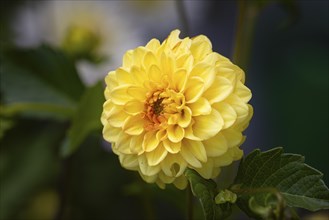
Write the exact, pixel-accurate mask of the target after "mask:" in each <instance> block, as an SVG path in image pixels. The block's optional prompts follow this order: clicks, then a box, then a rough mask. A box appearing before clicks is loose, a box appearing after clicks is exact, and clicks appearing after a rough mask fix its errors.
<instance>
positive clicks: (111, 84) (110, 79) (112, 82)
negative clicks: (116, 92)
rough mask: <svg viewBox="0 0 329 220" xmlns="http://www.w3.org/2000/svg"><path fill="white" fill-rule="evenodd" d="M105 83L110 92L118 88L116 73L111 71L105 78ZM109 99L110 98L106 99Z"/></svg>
mask: <svg viewBox="0 0 329 220" xmlns="http://www.w3.org/2000/svg"><path fill="white" fill-rule="evenodd" d="M105 83H106V85H107V87H106V88H107V89H108V90H109V91H112V89H113V88H115V87H117V86H118V85H119V84H118V81H117V77H116V73H115V71H111V72H109V73H108V74H107V76H106V77H105ZM106 98H107V99H108V97H106Z"/></svg>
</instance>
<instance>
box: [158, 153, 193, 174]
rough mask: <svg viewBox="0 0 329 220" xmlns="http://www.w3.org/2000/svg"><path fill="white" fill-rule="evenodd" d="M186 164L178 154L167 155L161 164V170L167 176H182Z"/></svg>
mask: <svg viewBox="0 0 329 220" xmlns="http://www.w3.org/2000/svg"><path fill="white" fill-rule="evenodd" d="M186 167H187V163H186V161H185V160H184V158H183V157H182V156H181V155H180V154H168V155H167V157H166V159H165V160H163V161H162V162H161V169H162V171H163V172H164V173H165V174H166V175H167V176H172V177H177V176H180V175H182V174H183V172H184V171H185V169H186Z"/></svg>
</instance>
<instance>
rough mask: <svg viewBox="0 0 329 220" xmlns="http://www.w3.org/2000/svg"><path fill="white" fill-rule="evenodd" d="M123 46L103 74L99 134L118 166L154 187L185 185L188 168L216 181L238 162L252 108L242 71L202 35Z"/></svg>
mask: <svg viewBox="0 0 329 220" xmlns="http://www.w3.org/2000/svg"><path fill="white" fill-rule="evenodd" d="M179 34H180V31H179V30H174V31H172V32H171V33H170V35H169V36H168V37H167V39H166V40H164V41H163V42H162V43H160V42H159V41H158V40H157V39H152V40H151V41H150V42H148V43H147V45H146V46H145V47H138V48H136V49H134V50H129V51H127V52H126V53H125V55H124V57H123V63H122V66H121V67H119V68H118V69H116V70H115V71H110V72H109V73H108V75H107V76H106V78H105V82H106V88H105V92H104V94H105V98H106V101H105V103H104V105H103V113H102V116H101V121H102V124H103V125H104V128H103V136H104V139H105V140H106V141H108V142H110V143H111V144H112V150H113V152H114V153H115V154H117V155H118V156H119V160H120V163H121V165H122V166H123V167H124V168H126V169H128V170H133V171H138V172H139V174H140V176H141V177H142V178H143V179H144V180H145V181H146V182H148V183H156V184H157V185H158V186H159V187H160V188H165V186H166V184H171V183H173V184H174V185H175V186H176V187H177V188H179V189H184V188H185V187H186V186H187V179H186V177H185V176H184V171H185V170H186V169H187V168H191V169H194V170H196V171H197V172H198V173H199V174H200V175H201V176H202V177H203V178H206V179H210V178H215V177H216V176H218V174H219V173H220V170H221V167H223V166H227V165H229V164H231V163H232V162H233V161H235V160H239V159H241V157H242V155H243V151H242V150H241V149H240V148H239V147H240V145H241V144H242V143H243V141H244V139H245V137H244V136H243V135H242V132H243V131H244V130H245V129H246V127H247V126H248V124H249V121H250V119H251V117H252V114H253V110H252V107H251V105H249V104H247V103H248V101H249V100H250V99H251V92H250V90H249V89H248V88H247V87H246V86H245V85H244V82H245V74H244V72H243V71H242V70H241V69H240V68H239V67H238V66H236V65H234V64H233V63H232V62H231V61H230V60H229V59H227V58H225V57H223V56H221V55H220V54H218V53H216V52H213V51H212V45H211V42H210V41H209V39H208V38H207V37H206V36H204V35H199V36H196V37H193V38H189V37H186V38H184V39H180V38H179Z"/></svg>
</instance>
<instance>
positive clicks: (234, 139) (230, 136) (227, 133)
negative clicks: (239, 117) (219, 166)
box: [222, 129, 244, 147]
mask: <svg viewBox="0 0 329 220" xmlns="http://www.w3.org/2000/svg"><path fill="white" fill-rule="evenodd" d="M222 134H223V135H224V137H225V139H226V141H227V143H228V146H229V147H236V146H240V145H241V144H242V142H243V140H244V138H243V135H242V133H241V132H239V131H236V130H233V129H226V130H224V131H223V132H222Z"/></svg>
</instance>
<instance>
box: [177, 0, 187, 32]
mask: <svg viewBox="0 0 329 220" xmlns="http://www.w3.org/2000/svg"><path fill="white" fill-rule="evenodd" d="M176 6H177V12H178V16H179V19H180V21H181V22H182V32H183V34H184V35H186V36H189V34H190V30H189V29H190V28H189V23H188V20H187V16H186V11H185V7H184V2H183V0H176Z"/></svg>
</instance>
